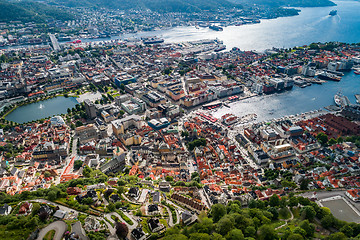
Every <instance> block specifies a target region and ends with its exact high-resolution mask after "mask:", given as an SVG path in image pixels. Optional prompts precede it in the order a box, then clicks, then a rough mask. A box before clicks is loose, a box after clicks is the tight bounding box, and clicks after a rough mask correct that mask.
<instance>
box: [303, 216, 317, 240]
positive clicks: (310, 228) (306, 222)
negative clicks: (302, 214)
mask: <svg viewBox="0 0 360 240" xmlns="http://www.w3.org/2000/svg"><path fill="white" fill-rule="evenodd" d="M299 226H300V227H301V228H302V229H304V230H305V232H306V235H305V236H306V237H307V238H311V237H312V236H313V235H314V232H315V226H314V225H313V224H311V223H310V222H309V220H304V221H302V222H301V223H300V225H299Z"/></svg>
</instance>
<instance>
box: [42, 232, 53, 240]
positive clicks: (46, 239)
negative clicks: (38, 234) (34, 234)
mask: <svg viewBox="0 0 360 240" xmlns="http://www.w3.org/2000/svg"><path fill="white" fill-rule="evenodd" d="M54 236H55V230H50V231H48V232H47V233H46V234H45V236H44V238H43V240H52V239H53V238H54Z"/></svg>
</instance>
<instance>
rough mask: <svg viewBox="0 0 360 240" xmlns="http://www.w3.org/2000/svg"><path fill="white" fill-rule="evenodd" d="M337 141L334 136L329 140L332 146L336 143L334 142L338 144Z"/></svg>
mask: <svg viewBox="0 0 360 240" xmlns="http://www.w3.org/2000/svg"><path fill="white" fill-rule="evenodd" d="M336 143H337V141H336V140H335V139H334V138H330V140H329V142H328V144H329V145H330V146H332V145H334V144H336Z"/></svg>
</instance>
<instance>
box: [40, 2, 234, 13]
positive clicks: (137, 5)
mask: <svg viewBox="0 0 360 240" xmlns="http://www.w3.org/2000/svg"><path fill="white" fill-rule="evenodd" d="M47 1H49V3H51V4H56V5H62V6H67V7H105V8H109V9H122V10H127V9H150V10H152V11H155V12H200V11H203V10H209V11H215V10H217V9H219V8H234V7H237V8H241V5H239V4H237V3H232V2H229V1H227V0H47Z"/></svg>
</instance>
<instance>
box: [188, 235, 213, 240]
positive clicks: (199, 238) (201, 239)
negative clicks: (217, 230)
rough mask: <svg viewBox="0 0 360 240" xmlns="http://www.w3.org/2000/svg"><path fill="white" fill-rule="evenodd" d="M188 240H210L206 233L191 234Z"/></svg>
mask: <svg viewBox="0 0 360 240" xmlns="http://www.w3.org/2000/svg"><path fill="white" fill-rule="evenodd" d="M189 239H190V240H210V235H209V234H207V233H192V234H190V238H189Z"/></svg>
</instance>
